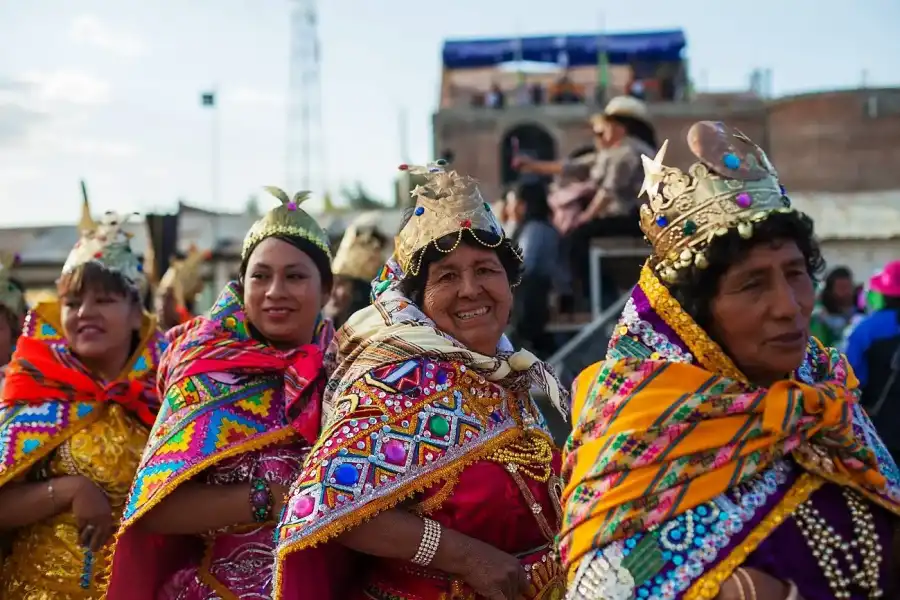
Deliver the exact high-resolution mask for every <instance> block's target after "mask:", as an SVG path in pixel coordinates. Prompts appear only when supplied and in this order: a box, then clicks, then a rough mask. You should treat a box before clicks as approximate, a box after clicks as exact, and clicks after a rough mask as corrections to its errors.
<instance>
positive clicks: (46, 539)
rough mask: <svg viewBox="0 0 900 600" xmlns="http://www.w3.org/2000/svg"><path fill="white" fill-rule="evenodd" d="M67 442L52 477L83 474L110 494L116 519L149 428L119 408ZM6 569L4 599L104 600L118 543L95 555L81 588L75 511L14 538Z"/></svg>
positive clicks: (52, 464)
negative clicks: (86, 585)
mask: <svg viewBox="0 0 900 600" xmlns="http://www.w3.org/2000/svg"><path fill="white" fill-rule="evenodd" d="M101 410H103V413H102V414H101V415H100V417H99V419H97V420H95V421H93V422H92V423H90V424H89V425H87V426H86V427H84V428H82V429H81V430H79V431H78V432H76V433H75V434H74V435H73V436H72V437H71V438H69V439H68V440H67V441H65V442H63V443H62V444H61V445H60V446H59V447H58V448H56V450H55V451H54V452H53V454H52V455H51V457H50V460H49V465H48V473H49V477H59V476H65V475H83V476H85V477H87V478H89V479H91V480H92V481H93V482H94V483H96V484H97V485H98V486H100V488H101V489H102V490H103V491H104V492H106V495H107V497H108V498H109V501H110V505H111V506H112V508H113V513H114V516H115V518H116V519H119V518H121V515H122V509H123V507H124V505H125V500H126V499H127V496H128V490H129V488H130V487H131V481H132V479H133V478H134V473H135V471H136V470H137V466H138V463H139V462H140V458H141V453H142V452H143V449H144V445H145V444H146V442H147V437H148V435H149V430H148V429H147V428H146V427H145V426H144V425H143V424H141V423H140V421H138V420H137V419H136V418H134V417H132V416H131V415H130V414H128V413H126V412H125V410H124V409H123V408H122V407H121V406H119V405H117V404H113V403H110V404H107V405H105V406H104V407H103V408H102V409H101ZM10 550H11V552H10V553H9V555H8V556H7V558H6V561H5V563H4V565H3V573H2V588H0V590H2V591H0V599H2V600H100V599H101V598H103V597H104V595H105V591H106V585H107V582H108V577H109V565H110V559H111V557H112V550H113V546H112V544H107V546H106V547H105V548H104V549H103V550H102V551H100V552H97V553H95V556H94V564H93V577H92V580H91V586H90V589H87V590H85V589H82V588H81V576H82V571H83V568H84V551H83V550H82V548H81V547H80V545H79V544H78V529H77V528H76V525H75V518H74V516H73V515H72V513H71V511H69V510H66V511H64V512H62V513H60V514H58V515H56V516H55V517H53V518H51V519H47V520H45V521H42V522H39V523H35V524H33V525H29V526H27V527H23V528H22V529H19V530H18V531H16V532H15V533H14V534H13V536H12V541H11V545H10Z"/></svg>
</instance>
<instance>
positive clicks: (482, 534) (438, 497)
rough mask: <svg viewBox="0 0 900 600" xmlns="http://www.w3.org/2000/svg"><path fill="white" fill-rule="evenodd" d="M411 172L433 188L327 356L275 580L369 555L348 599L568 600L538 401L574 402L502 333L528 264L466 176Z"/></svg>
mask: <svg viewBox="0 0 900 600" xmlns="http://www.w3.org/2000/svg"><path fill="white" fill-rule="evenodd" d="M410 170H411V171H412V173H413V174H415V175H422V176H423V177H424V183H423V184H422V185H420V186H418V187H417V188H416V189H415V191H414V195H415V197H416V207H415V209H414V211H413V213H412V214H411V215H410V216H409V219H408V220H407V222H406V223H405V224H404V226H403V227H402V229H401V231H400V233H399V235H398V236H397V240H396V248H395V254H394V257H393V258H391V259H390V260H389V261H388V263H387V265H386V266H385V268H384V270H383V271H382V275H381V277H380V281H378V282H377V283H376V285H375V287H374V292H375V301H374V303H373V305H372V306H371V307H368V308H366V309H364V310H361V311H359V312H357V313H356V314H354V315H353V316H351V317H350V319H349V320H348V321H347V323H346V324H345V325H344V327H343V328H342V329H341V330H339V332H338V334H337V336H336V338H335V343H334V345H333V346H332V348H331V350H330V353H332V352H333V353H334V356H333V357H329V360H330V361H332V363H333V368H334V371H333V375H332V376H331V380H330V382H329V386H328V390H327V392H326V400H325V406H326V409H325V410H326V426H325V429H324V431H323V433H322V435H321V436H320V438H319V440H318V442H317V443H316V445H315V447H314V448H313V450H312V451H311V453H310V455H309V457H308V458H307V460H306V462H305V464H304V466H303V469H302V471H301V474H300V477H299V478H298V480H297V481H296V483H295V484H294V485H293V486H292V488H291V493H290V497H289V500H288V503H287V508H286V510H285V512H284V514H283V515H282V520H281V524H280V526H279V530H278V534H277V540H278V567H277V568H278V570H279V572H280V571H281V569H282V568H283V567H282V565H284V564H286V562H285V561H287V560H289V559H290V557H291V556H292V555H293V554H294V553H295V552H298V551H301V550H304V549H307V548H310V547H313V546H316V545H320V544H325V545H326V547H331V546H338V547H346V548H350V549H352V550H355V551H356V552H357V553H358V554H361V555H364V558H360V560H359V561H358V563H357V564H358V565H359V568H358V570H357V571H356V573H357V577H356V579H355V580H354V581H353V584H352V589H351V590H350V592H349V593H348V595H347V596H343V597H342V598H345V599H353V600H356V599H359V600H363V599H372V598H403V599H407V598H408V599H413V598H416V599H422V600H439V599H444V598H472V599H474V598H480V599H481V598H487V599H490V600H503V599H507V600H518V599H520V598H526V599H536V598H559V597H561V596H562V595H563V593H564V588H563V582H562V578H561V575H562V574H561V572H560V570H559V563H558V561H557V559H556V557H555V553H554V551H553V539H554V536H555V535H556V533H557V531H558V526H559V517H560V506H559V503H558V494H559V491H560V489H559V479H558V478H557V473H558V468H559V462H558V458H559V457H558V453H557V451H556V449H555V448H554V445H553V442H552V440H551V438H550V435H549V434H548V432H547V430H546V428H545V426H544V424H543V418H542V416H541V414H540V412H539V410H538V409H537V407H536V406H535V405H534V403H533V402H532V400H531V397H530V394H529V390H530V389H531V388H532V386H534V385H539V386H541V387H542V388H544V390H545V391H546V392H547V393H548V394H549V395H550V397H551V398H552V399H554V400H555V401H556V403H557V405H562V404H563V403H564V402H565V398H563V397H562V396H563V395H564V394H563V393H562V392H560V390H559V387H558V383H557V381H556V379H555V378H554V377H553V376H552V374H550V373H549V372H548V371H547V370H546V368H545V367H544V366H543V364H542V363H540V362H539V361H538V360H537V359H536V358H535V357H534V356H533V355H531V354H530V353H528V352H523V351H519V352H514V351H513V349H512V347H511V345H510V344H509V342H508V340H507V339H506V338H505V337H504V336H503V331H504V329H505V328H506V325H507V323H508V320H509V312H510V308H511V306H512V290H511V287H512V285H514V284H515V283H516V282H517V281H518V279H519V273H520V269H521V255H520V253H519V251H518V248H516V247H515V246H514V245H513V244H512V243H511V242H510V241H509V240H508V239H507V238H506V237H505V236H504V233H503V230H502V229H501V228H500V225H499V223H498V221H497V218H496V217H495V216H494V214H493V213H492V212H491V211H490V208H489V207H488V205H486V204H485V202H484V200H483V199H482V197H481V194H480V193H479V192H478V189H477V187H476V186H475V184H474V182H473V181H472V180H471V179H469V178H467V177H462V176H460V175H458V174H457V173H456V172H453V171H448V170H446V169H445V168H444V164H443V163H442V162H439V163H436V164H434V165H432V166H430V167H429V168H412V169H410ZM333 566H334V568H337V567H339V566H340V565H338V564H336V563H335V564H334V565H333ZM276 579H279V577H278V576H276ZM276 597H277V598H284V599H285V600H287V599H288V598H291V597H292V596H290V595H289V594H288V593H287V592H286V591H285V590H284V589H282V588H281V587H280V586H279V587H276Z"/></svg>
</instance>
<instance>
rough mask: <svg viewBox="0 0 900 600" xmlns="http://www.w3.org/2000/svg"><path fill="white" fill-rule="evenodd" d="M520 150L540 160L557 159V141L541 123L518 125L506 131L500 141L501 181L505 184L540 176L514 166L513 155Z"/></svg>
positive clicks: (521, 152)
mask: <svg viewBox="0 0 900 600" xmlns="http://www.w3.org/2000/svg"><path fill="white" fill-rule="evenodd" d="M516 146H518V152H519V153H520V154H523V155H525V156H528V157H530V158H536V159H538V160H555V159H556V142H555V141H554V139H553V136H552V135H550V133H549V132H548V131H547V130H546V129H544V127H542V126H541V125H538V124H535V123H527V124H523V125H517V126H515V127H513V128H512V129H510V130H509V131H507V132H506V135H504V136H503V139H502V140H501V142H500V181H501V182H502V183H503V185H504V186H507V185H510V184H512V183H514V182H516V181H523V182H524V181H525V180H526V179H528V178H531V177H534V178H538V176H537V175H525V174H520V173H519V172H518V171H516V170H515V169H513V167H512V159H513V155H514V153H515V152H516Z"/></svg>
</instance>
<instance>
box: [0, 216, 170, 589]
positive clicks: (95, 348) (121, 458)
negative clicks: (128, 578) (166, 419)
mask: <svg viewBox="0 0 900 600" xmlns="http://www.w3.org/2000/svg"><path fill="white" fill-rule="evenodd" d="M124 225H125V219H123V218H121V217H119V216H117V215H114V214H111V213H107V215H106V216H105V217H104V218H103V219H102V220H101V221H100V222H99V223H96V222H94V221H93V219H91V217H90V210H89V207H88V205H87V201H86V200H85V207H84V215H83V218H82V222H81V226H80V231H81V239H80V240H79V241H78V243H77V244H76V245H75V248H74V249H73V250H72V252H71V253H70V254H69V257H68V259H67V260H66V263H65V265H64V267H63V270H62V275H61V277H60V279H59V281H58V283H57V289H58V294H59V300H58V301H55V302H42V303H39V304H38V305H36V306H35V307H34V308H33V309H32V310H31V311H30V312H29V314H28V317H27V319H26V322H25V328H24V331H23V333H22V337H21V338H19V340H18V343H17V345H16V350H15V353H14V354H13V357H12V361H11V362H10V364H9V367H8V369H7V373H6V381H5V383H4V386H3V395H2V403H0V440H2V443H0V528H2V529H3V533H4V534H5V535H6V537H7V538H8V541H9V554H8V555H7V558H6V560H5V563H4V565H3V569H2V575H0V582H2V583H0V598H4V599H5V600H51V599H52V600H87V599H91V600H93V599H100V598H103V597H104V596H105V592H106V586H107V583H108V572H109V566H110V560H111V555H112V550H113V545H112V541H113V539H112V536H113V534H114V533H115V530H116V527H117V526H118V522H119V519H120V518H121V515H122V511H123V509H124V505H125V499H126V496H127V494H128V489H129V487H130V486H131V480H132V479H133V477H134V473H135V470H136V468H137V465H138V461H139V460H140V457H141V452H142V450H143V448H144V444H145V443H146V441H147V436H148V435H149V433H150V427H151V426H152V425H153V422H154V419H155V417H156V413H157V410H158V407H159V403H158V396H157V394H156V386H155V383H156V366H157V363H158V361H159V356H160V354H161V352H162V351H163V343H164V342H163V339H162V336H161V335H160V334H159V332H158V330H157V328H156V322H155V319H153V318H152V317H149V316H148V315H146V314H145V313H144V312H143V310H142V309H141V303H140V298H141V297H142V293H143V291H144V289H145V287H146V279H145V278H144V275H143V273H142V272H141V269H140V264H139V262H138V259H137V257H136V256H135V255H134V254H133V253H132V251H131V247H130V243H129V235H128V234H127V233H126V232H125V230H124V229H123V227H124Z"/></svg>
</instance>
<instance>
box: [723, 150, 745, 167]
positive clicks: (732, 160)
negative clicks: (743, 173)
mask: <svg viewBox="0 0 900 600" xmlns="http://www.w3.org/2000/svg"><path fill="white" fill-rule="evenodd" d="M722 162H723V163H725V166H726V167H728V168H729V169H731V170H732V171H733V170H735V169H738V168H740V166H741V159H740V158H738V156H737V154H733V153H731V152H729V153H728V154H726V155H725V156H724V157H723V158H722Z"/></svg>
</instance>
